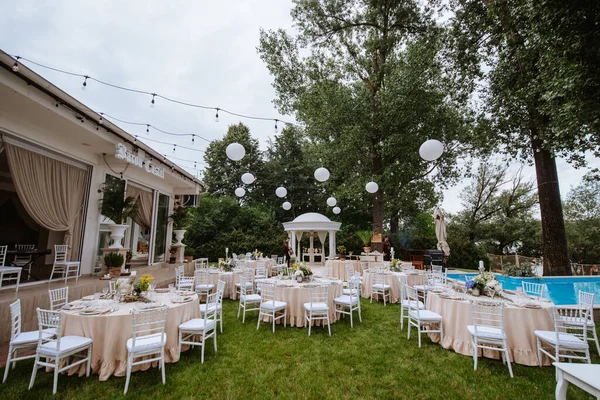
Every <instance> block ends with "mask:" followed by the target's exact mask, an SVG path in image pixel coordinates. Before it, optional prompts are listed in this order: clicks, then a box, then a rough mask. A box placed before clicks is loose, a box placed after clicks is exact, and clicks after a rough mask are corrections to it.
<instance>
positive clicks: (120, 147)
mask: <svg viewBox="0 0 600 400" xmlns="http://www.w3.org/2000/svg"><path fill="white" fill-rule="evenodd" d="M116 146H117V150H116V152H115V158H117V159H119V160H125V161H126V162H128V163H129V164H131V165H135V166H136V167H140V168H143V169H145V170H146V172H148V173H150V174H152V175H156V176H158V177H160V178H163V179H165V170H164V168H160V167H155V166H154V165H152V163H151V162H150V161H148V160H143V159H142V158H141V157H138V156H137V155H136V154H133V153H131V152H130V151H128V150H127V147H126V146H125V145H124V144H123V143H117V145H116Z"/></svg>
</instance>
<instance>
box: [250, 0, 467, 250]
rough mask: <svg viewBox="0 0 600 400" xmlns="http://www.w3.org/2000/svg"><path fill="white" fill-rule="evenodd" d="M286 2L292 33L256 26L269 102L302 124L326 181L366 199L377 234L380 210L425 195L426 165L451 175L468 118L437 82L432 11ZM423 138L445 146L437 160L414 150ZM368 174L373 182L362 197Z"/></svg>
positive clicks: (428, 187)
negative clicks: (271, 95)
mask: <svg viewBox="0 0 600 400" xmlns="http://www.w3.org/2000/svg"><path fill="white" fill-rule="evenodd" d="M294 4H295V5H294V8H293V9H292V18H293V19H294V21H295V22H296V27H297V30H298V32H299V33H298V35H297V36H295V37H292V36H290V35H288V34H287V33H286V32H285V31H283V30H278V31H269V32H265V31H261V38H260V45H259V47H258V51H259V54H260V56H261V58H262V59H263V61H264V62H265V63H266V64H267V67H268V69H269V71H270V72H271V74H272V75H273V76H274V84H273V86H274V88H275V90H276V93H277V98H276V99H275V101H274V103H275V105H276V106H277V107H278V108H279V110H280V112H282V113H293V114H295V116H296V119H297V120H298V121H300V122H301V123H303V124H304V125H305V129H306V133H307V135H308V137H309V139H310V140H311V141H312V142H313V143H314V144H315V148H314V150H315V151H314V154H315V156H316V157H317V159H319V160H320V162H321V163H322V164H321V165H322V166H326V167H327V168H329V169H330V171H331V172H332V177H331V182H329V183H328V185H329V188H333V189H334V190H335V192H336V195H338V196H339V197H340V198H344V199H347V201H353V202H354V203H355V204H358V203H363V202H365V201H370V203H371V206H372V227H373V231H374V233H380V234H381V233H383V227H384V213H385V212H386V211H387V212H388V215H389V216H394V217H396V216H397V215H398V214H399V213H400V212H401V210H400V208H401V207H404V206H405V204H406V203H412V204H414V203H415V193H428V194H430V195H431V194H432V193H433V190H432V186H433V183H432V181H430V180H426V179H423V178H424V177H425V176H426V175H427V174H428V173H429V172H431V171H432V170H433V167H434V166H437V167H438V169H437V171H438V172H439V176H444V177H445V178H446V181H445V183H446V184H447V183H450V182H451V179H450V178H452V177H453V176H454V175H453V174H454V172H455V168H454V167H455V163H454V161H455V158H456V157H457V156H458V154H459V151H458V150H459V147H458V144H457V141H456V139H457V138H458V137H459V136H460V135H461V134H462V133H463V130H464V128H465V125H466V124H467V123H466V121H465V120H466V118H465V117H464V116H463V115H464V113H462V112H458V110H457V107H456V104H454V103H453V101H452V97H451V96H448V95H447V93H448V91H447V90H445V89H444V88H445V85H444V79H443V76H442V69H441V62H440V60H439V59H438V58H437V54H438V50H439V48H440V46H441V38H440V35H439V32H438V30H437V29H436V27H435V23H434V22H433V19H432V18H431V10H429V9H428V8H420V7H419V5H418V3H417V1H402V2H400V1H392V2H390V1H366V0H354V1H345V2H342V1H337V0H321V1H313V0H297V1H295V2H294ZM300 50H302V52H301V51H300ZM301 54H302V55H301ZM304 54H306V56H304ZM431 137H435V138H438V139H440V140H442V141H443V142H444V143H446V146H447V147H448V148H450V149H452V150H453V151H448V152H446V154H445V155H444V156H443V157H442V158H441V159H440V160H439V161H438V162H437V163H436V164H435V165H431V163H426V162H424V161H423V160H421V159H420V158H419V155H418V149H419V146H420V145H421V144H422V143H423V142H424V141H425V140H426V139H428V138H431ZM371 180H374V181H376V182H377V183H378V184H379V190H378V191H377V192H376V193H375V194H373V195H367V193H365V190H364V187H365V184H366V183H367V182H369V181H371ZM409 184H410V185H411V190H407V188H408V186H409ZM429 197H431V196H429ZM350 199H353V200H350ZM386 200H388V202H387V205H386ZM384 207H385V208H384ZM374 247H375V248H378V249H380V248H381V246H380V244H375V246H374Z"/></svg>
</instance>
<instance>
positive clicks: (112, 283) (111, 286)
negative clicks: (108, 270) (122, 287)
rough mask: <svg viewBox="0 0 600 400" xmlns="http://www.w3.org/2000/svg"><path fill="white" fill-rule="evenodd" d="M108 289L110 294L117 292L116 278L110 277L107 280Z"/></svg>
mask: <svg viewBox="0 0 600 400" xmlns="http://www.w3.org/2000/svg"><path fill="white" fill-rule="evenodd" d="M108 291H109V292H110V294H115V293H117V280H116V279H111V280H109V281H108Z"/></svg>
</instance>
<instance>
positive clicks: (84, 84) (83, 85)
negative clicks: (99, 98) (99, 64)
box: [81, 75, 89, 90]
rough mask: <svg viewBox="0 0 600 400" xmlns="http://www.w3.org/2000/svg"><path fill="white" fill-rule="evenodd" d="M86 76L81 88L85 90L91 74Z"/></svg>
mask: <svg viewBox="0 0 600 400" xmlns="http://www.w3.org/2000/svg"><path fill="white" fill-rule="evenodd" d="M84 78H85V79H84V80H83V84H82V86H81V90H83V89H85V88H86V86H87V80H88V78H89V76H87V75H85V76H84Z"/></svg>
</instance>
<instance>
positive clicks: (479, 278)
mask: <svg viewBox="0 0 600 400" xmlns="http://www.w3.org/2000/svg"><path fill="white" fill-rule="evenodd" d="M465 287H466V288H467V289H468V290H470V291H471V294H472V295H474V296H479V295H480V294H481V293H483V294H485V295H487V296H490V297H494V295H495V294H496V293H498V292H500V282H498V280H496V275H494V274H493V273H492V272H483V271H482V272H480V273H479V275H476V276H475V277H473V279H469V280H467V282H466V283H465Z"/></svg>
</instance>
